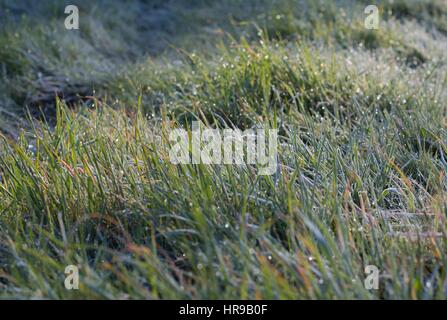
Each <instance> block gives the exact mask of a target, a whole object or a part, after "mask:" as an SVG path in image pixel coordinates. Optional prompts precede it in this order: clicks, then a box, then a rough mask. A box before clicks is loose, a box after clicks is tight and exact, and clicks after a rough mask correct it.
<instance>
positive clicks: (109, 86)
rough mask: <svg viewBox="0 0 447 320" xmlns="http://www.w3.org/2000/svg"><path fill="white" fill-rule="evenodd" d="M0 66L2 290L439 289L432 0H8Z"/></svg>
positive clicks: (444, 118) (442, 266) (437, 294)
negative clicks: (201, 154) (369, 10)
mask: <svg viewBox="0 0 447 320" xmlns="http://www.w3.org/2000/svg"><path fill="white" fill-rule="evenodd" d="M68 4H74V5H77V6H78V7H79V14H80V21H79V30H66V29H65V27H64V20H65V18H66V14H64V8H65V6H66V5H68ZM370 4H375V5H376V6H377V7H378V8H379V12H380V26H379V29H377V30H375V29H372V30H369V29H366V28H365V26H364V20H365V18H366V15H365V13H364V8H365V7H366V6H367V5H370ZM0 77H1V81H0V138H1V139H0V298H8V299H27V298H36V299H445V298H446V297H447V269H446V268H447V255H446V252H447V221H446V218H447V217H446V214H447V177H446V170H447V104H446V98H447V1H445V0H421V1H419V0H407V1H404V0H377V1H364V0H357V1H354V0H335V1H329V0H317V1H312V0H221V1H212V0H183V1H180V0H170V1H161V0H134V1H130V0H122V1H118V0H109V1H105V0H95V1H76V0H73V1H56V0H41V1H32V0H21V1H15V0H14V1H13V0H0ZM192 121H201V122H202V123H203V124H205V125H206V126H208V127H210V128H219V129H225V128H231V129H236V128H237V129H241V130H245V129H247V128H253V127H259V126H268V127H270V128H275V129H277V130H278V168H277V170H276V172H275V173H274V174H273V175H263V176H261V175H258V174H257V172H258V169H259V168H257V166H256V165H242V166H236V165H230V164H224V165H206V164H193V163H190V164H173V163H172V162H171V161H170V158H169V150H170V146H171V142H170V141H169V132H170V130H172V129H174V128H185V129H188V128H189V127H190V124H191V122H192ZM69 265H74V266H77V267H78V268H79V290H67V289H66V288H65V287H64V279H65V277H66V275H65V274H64V270H65V268H66V266H69ZM371 265H373V266H376V267H377V269H378V270H379V274H380V276H379V288H378V289H377V290H374V289H373V290H370V289H368V288H366V287H365V278H366V277H367V274H365V267H366V266H371Z"/></svg>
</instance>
